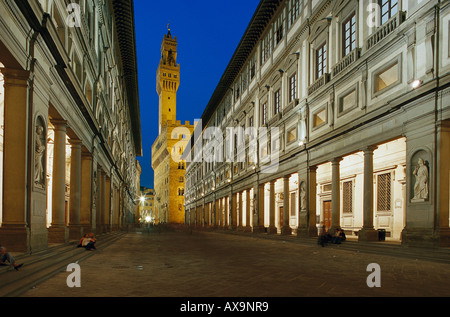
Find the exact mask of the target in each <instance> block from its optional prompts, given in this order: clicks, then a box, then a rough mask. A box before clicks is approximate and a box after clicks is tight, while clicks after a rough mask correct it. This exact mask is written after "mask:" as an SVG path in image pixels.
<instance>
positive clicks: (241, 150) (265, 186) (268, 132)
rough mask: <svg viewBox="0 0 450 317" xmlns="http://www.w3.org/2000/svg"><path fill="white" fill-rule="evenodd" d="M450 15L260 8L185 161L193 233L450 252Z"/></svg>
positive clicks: (302, 5)
mask: <svg viewBox="0 0 450 317" xmlns="http://www.w3.org/2000/svg"><path fill="white" fill-rule="evenodd" d="M449 26H450V1H432V0H429V1H418V0H404V1H397V0H380V1H371V2H369V1H358V0H342V1H330V0H314V1H313V0H284V1H283V0H262V1H261V2H260V4H259V5H258V8H257V9H256V12H255V13H254V15H253V17H252V19H251V21H250V23H249V25H248V27H247V29H246V31H245V33H244V35H243V37H242V39H241V41H240V43H239V45H238V47H237V49H236V51H235V53H234V55H233V56H232V58H231V61H230V63H229V64H228V66H227V68H226V70H225V72H224V74H223V76H222V78H221V80H220V82H219V84H218V86H217V88H216V89H215V91H214V93H213V95H212V97H211V99H210V101H209V103H208V104H207V105H206V108H205V111H204V113H203V115H202V126H201V129H200V130H201V132H202V134H200V133H198V134H197V135H194V136H193V137H192V138H191V143H190V147H189V148H188V150H187V151H186V152H185V155H186V160H187V161H188V163H187V169H186V192H185V196H186V197H185V200H186V214H185V222H186V223H187V224H192V225H198V226H204V227H212V228H222V229H223V228H230V229H236V230H248V231H253V232H267V233H268V234H287V235H291V234H295V235H297V236H298V237H314V236H317V234H318V232H319V231H320V230H322V228H323V227H325V228H326V229H328V230H331V231H333V230H334V229H335V228H336V227H342V228H343V229H344V230H345V231H346V232H347V234H348V235H352V236H355V237H356V236H357V238H358V239H359V240H361V241H374V240H378V238H379V236H380V235H379V233H380V232H385V235H386V237H387V238H389V239H394V240H398V241H399V240H400V241H401V242H402V244H403V245H418V246H439V245H441V246H442V245H445V246H448V245H449V244H450V229H449V205H450V201H449V190H450V188H449V183H450V178H449V175H450V173H449V172H450V161H449V160H448V157H450V146H449V145H450V99H449V94H448V93H449V91H450V90H449V86H448V83H449V80H450V76H449V74H450V73H449V71H450V41H449V39H450V31H449Z"/></svg>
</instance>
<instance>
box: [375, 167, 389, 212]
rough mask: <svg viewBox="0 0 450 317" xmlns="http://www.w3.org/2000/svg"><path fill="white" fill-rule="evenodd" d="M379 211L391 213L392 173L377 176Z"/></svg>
mask: <svg viewBox="0 0 450 317" xmlns="http://www.w3.org/2000/svg"><path fill="white" fill-rule="evenodd" d="M377 211H391V173H385V174H379V175H377Z"/></svg>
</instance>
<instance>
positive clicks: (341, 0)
mask: <svg viewBox="0 0 450 317" xmlns="http://www.w3.org/2000/svg"><path fill="white" fill-rule="evenodd" d="M350 1H351V0H338V1H335V2H334V6H333V8H332V9H331V14H332V16H335V17H336V16H338V14H339V13H340V12H341V11H342V9H343V8H344V7H345V6H346V5H347V4H348V3H349V2H350Z"/></svg>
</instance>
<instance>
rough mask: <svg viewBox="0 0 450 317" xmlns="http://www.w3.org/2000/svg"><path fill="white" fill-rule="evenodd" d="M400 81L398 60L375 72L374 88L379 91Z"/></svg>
mask: <svg viewBox="0 0 450 317" xmlns="http://www.w3.org/2000/svg"><path fill="white" fill-rule="evenodd" d="M399 81H400V74H399V65H398V61H397V62H396V63H394V64H392V65H390V66H388V67H387V68H385V69H383V70H382V71H380V72H378V73H376V74H375V77H374V90H375V92H379V91H381V90H383V89H386V88H388V87H389V86H391V85H394V84H396V83H397V82H399Z"/></svg>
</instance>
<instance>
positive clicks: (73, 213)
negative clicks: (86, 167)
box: [69, 139, 83, 240]
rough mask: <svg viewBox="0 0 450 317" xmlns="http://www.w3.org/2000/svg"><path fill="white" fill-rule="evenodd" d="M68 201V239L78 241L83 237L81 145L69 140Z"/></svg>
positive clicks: (76, 141)
mask: <svg viewBox="0 0 450 317" xmlns="http://www.w3.org/2000/svg"><path fill="white" fill-rule="evenodd" d="M69 142H70V145H71V157H70V200H69V239H70V240H78V239H80V238H81V237H82V236H83V228H82V226H81V224H80V219H81V215H80V213H81V211H80V209H81V144H82V142H81V141H80V140H73V139H70V141H69Z"/></svg>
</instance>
